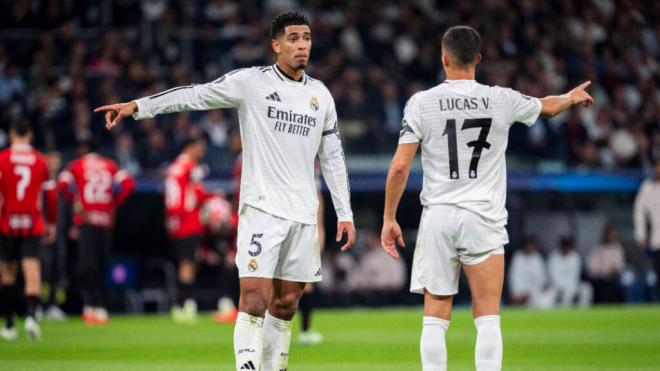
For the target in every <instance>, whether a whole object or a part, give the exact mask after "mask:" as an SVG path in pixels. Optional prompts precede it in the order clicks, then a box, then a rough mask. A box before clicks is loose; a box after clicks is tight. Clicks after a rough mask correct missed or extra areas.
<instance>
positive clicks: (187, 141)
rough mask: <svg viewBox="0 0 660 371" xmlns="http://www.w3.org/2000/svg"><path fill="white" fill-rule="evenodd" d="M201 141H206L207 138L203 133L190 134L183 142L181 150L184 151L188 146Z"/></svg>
mask: <svg viewBox="0 0 660 371" xmlns="http://www.w3.org/2000/svg"><path fill="white" fill-rule="evenodd" d="M200 142H205V139H204V137H203V136H202V135H189V136H188V137H186V139H184V140H183V142H182V143H181V150H182V151H184V150H185V149H186V148H188V147H190V146H192V145H195V144H198V143H200Z"/></svg>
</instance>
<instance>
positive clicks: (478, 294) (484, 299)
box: [463, 252, 504, 318]
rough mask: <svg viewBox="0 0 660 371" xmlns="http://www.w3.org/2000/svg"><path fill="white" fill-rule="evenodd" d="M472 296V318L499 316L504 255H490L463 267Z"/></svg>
mask: <svg viewBox="0 0 660 371" xmlns="http://www.w3.org/2000/svg"><path fill="white" fill-rule="evenodd" d="M463 270H464V271H465V275H466V277H467V280H468V285H469V286H470V293H471V294H472V313H473V315H474V317H475V318H476V317H479V316H483V315H489V314H499V312H500V300H501V297H502V286H503V285H504V254H503V253H495V252H494V253H491V254H490V255H489V256H488V257H487V258H486V259H485V260H483V261H481V262H480V263H477V264H473V265H468V264H464V265H463Z"/></svg>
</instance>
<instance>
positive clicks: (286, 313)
mask: <svg viewBox="0 0 660 371" xmlns="http://www.w3.org/2000/svg"><path fill="white" fill-rule="evenodd" d="M299 301H300V294H299V293H297V292H291V293H287V294H285V295H282V296H276V297H274V298H273V300H272V301H271V303H270V305H269V306H268V312H269V313H271V314H272V315H273V316H275V317H277V318H280V319H284V320H290V319H292V318H293V316H294V315H295V314H296V311H297V310H298V302H299Z"/></svg>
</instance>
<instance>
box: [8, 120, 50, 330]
mask: <svg viewBox="0 0 660 371" xmlns="http://www.w3.org/2000/svg"><path fill="white" fill-rule="evenodd" d="M9 138H10V141H11V147H9V148H8V149H6V150H4V151H2V152H0V197H1V198H2V206H1V208H0V275H1V277H0V281H1V282H2V290H1V291H0V294H1V295H2V297H0V305H2V311H3V314H4V316H5V326H4V327H3V328H2V329H1V330H0V337H2V338H3V339H5V340H13V339H16V337H17V336H18V332H17V331H16V326H15V323H14V314H15V312H16V309H17V306H18V304H19V302H20V296H19V293H18V288H17V287H16V269H17V263H18V261H19V260H20V262H21V268H22V270H23V278H24V281H25V297H26V299H27V300H26V301H27V318H26V320H25V325H24V326H25V332H26V334H27V335H28V337H29V338H30V339H32V340H38V339H40V338H41V329H40V327H39V323H38V322H37V319H36V318H35V311H36V310H37V307H38V306H39V295H40V294H41V266H40V265H41V264H40V255H41V246H42V237H43V242H44V244H50V243H52V242H53V240H54V238H55V226H54V223H55V216H56V212H57V201H56V200H57V193H56V191H55V182H54V181H52V180H49V174H48V167H47V165H46V159H45V157H44V156H43V155H42V154H41V153H39V152H38V151H37V150H35V149H34V148H32V146H31V145H30V141H31V140H32V130H31V129H30V126H29V124H27V123H26V122H24V121H17V122H15V123H13V124H12V125H11V128H10V131H9ZM42 191H43V193H44V195H43V196H45V200H46V211H47V218H46V219H47V222H45V221H44V217H43V211H42V209H41V204H42Z"/></svg>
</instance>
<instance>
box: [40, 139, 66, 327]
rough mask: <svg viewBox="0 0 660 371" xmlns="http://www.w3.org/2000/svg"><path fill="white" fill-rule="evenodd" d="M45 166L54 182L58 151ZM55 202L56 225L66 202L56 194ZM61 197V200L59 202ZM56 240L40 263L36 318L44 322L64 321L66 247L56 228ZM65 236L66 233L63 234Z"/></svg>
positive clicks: (59, 162)
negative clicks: (40, 306)
mask: <svg viewBox="0 0 660 371" xmlns="http://www.w3.org/2000/svg"><path fill="white" fill-rule="evenodd" d="M46 164H47V165H48V172H49V174H50V179H53V180H56V179H57V177H58V175H59V174H60V171H61V170H62V154H61V153H60V152H58V151H50V152H48V153H46ZM57 197H58V200H57V213H56V214H57V216H58V218H57V223H59V222H60V220H61V219H62V217H63V216H64V215H65V214H64V213H63V212H62V209H63V207H67V206H68V205H67V202H63V201H64V198H63V196H62V195H61V194H58V196H57ZM60 197H62V200H60ZM55 235H56V236H57V237H56V240H55V241H54V242H53V243H51V244H49V245H47V246H46V248H45V249H44V251H43V252H44V253H43V255H42V261H41V272H42V280H43V282H42V286H43V287H42V291H43V298H44V303H43V308H45V309H44V310H42V309H40V310H39V311H37V314H38V317H39V315H41V316H42V317H43V318H44V319H46V320H52V321H64V320H65V319H66V313H64V311H63V310H62V308H61V307H60V305H61V304H62V303H63V302H64V299H65V298H66V295H65V294H64V292H65V280H66V266H65V265H66V262H65V258H66V246H64V245H63V244H61V243H60V239H61V237H62V236H61V234H60V230H59V228H58V227H57V226H56V233H55ZM65 235H66V233H65Z"/></svg>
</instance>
